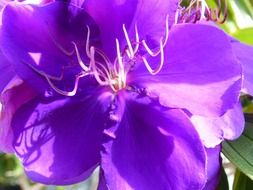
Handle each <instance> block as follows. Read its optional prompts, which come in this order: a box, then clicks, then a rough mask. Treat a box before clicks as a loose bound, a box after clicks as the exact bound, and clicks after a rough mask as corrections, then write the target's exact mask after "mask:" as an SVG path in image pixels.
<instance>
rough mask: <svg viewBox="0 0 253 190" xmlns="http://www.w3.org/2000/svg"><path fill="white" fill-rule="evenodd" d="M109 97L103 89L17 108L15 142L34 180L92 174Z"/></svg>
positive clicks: (67, 179)
mask: <svg viewBox="0 0 253 190" xmlns="http://www.w3.org/2000/svg"><path fill="white" fill-rule="evenodd" d="M99 94H100V95H99ZM108 97H110V94H109V95H107V94H106V93H101V92H94V93H90V94H89V96H84V98H80V97H79V98H61V99H55V98H52V100H51V99H50V98H46V99H41V98H40V97H38V98H36V99H34V100H33V101H30V102H29V103H27V104H26V105H24V106H23V107H22V108H21V109H19V110H18V111H17V113H16V114H15V116H14V119H13V121H12V128H13V131H14V142H13V146H14V150H15V152H16V155H17V156H18V157H19V158H20V159H21V161H22V164H23V166H24V168H25V171H26V173H27V175H28V176H29V177H30V178H31V179H32V180H34V181H36V182H41V183H45V184H57V185H59V184H63V185H65V184H71V183H76V182H79V181H82V180H84V179H85V178H86V177H88V176H89V175H90V174H91V172H92V171H93V170H94V169H95V167H96V166H97V165H98V164H99V162H100V154H99V151H100V148H101V137H102V130H103V127H104V120H105V111H106V109H107V106H108V105H107V104H106V102H107V100H108ZM110 100H111V99H110Z"/></svg>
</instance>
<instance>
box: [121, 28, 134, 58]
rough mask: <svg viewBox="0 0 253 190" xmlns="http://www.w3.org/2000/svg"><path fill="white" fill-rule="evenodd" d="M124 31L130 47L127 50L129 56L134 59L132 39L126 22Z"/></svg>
mask: <svg viewBox="0 0 253 190" xmlns="http://www.w3.org/2000/svg"><path fill="white" fill-rule="evenodd" d="M123 32H124V34H125V38H126V41H127V46H128V49H127V50H126V52H127V55H128V57H129V58H130V59H132V58H133V57H134V50H133V47H132V44H131V42H130V39H129V36H128V33H127V30H126V27H125V25H124V24H123Z"/></svg>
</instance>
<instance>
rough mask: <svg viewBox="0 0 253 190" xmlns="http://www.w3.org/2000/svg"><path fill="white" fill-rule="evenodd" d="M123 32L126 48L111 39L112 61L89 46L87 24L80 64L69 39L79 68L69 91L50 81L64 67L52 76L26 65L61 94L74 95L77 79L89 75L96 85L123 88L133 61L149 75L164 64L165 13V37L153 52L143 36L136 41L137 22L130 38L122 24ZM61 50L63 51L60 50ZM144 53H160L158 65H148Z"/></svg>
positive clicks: (79, 57) (156, 54)
mask: <svg viewBox="0 0 253 190" xmlns="http://www.w3.org/2000/svg"><path fill="white" fill-rule="evenodd" d="M123 32H124V36H125V40H126V47H125V48H124V50H123V51H121V50H120V43H119V40H118V39H117V38H116V40H115V42H116V53H117V56H116V58H115V60H114V61H110V59H109V58H108V57H107V56H106V54H105V53H104V52H103V51H101V50H100V49H98V48H96V47H95V46H90V28H89V27H88V26H87V39H86V48H85V49H86V50H85V52H86V56H87V57H88V60H89V61H88V62H87V63H84V61H83V60H82V59H81V55H80V52H79V50H78V47H77V45H76V43H74V42H72V43H73V45H74V52H75V53H76V57H77V61H78V64H79V66H80V68H81V72H79V73H78V74H77V75H76V76H75V83H74V87H73V90H72V91H65V90H61V89H60V88H58V87H57V86H56V85H55V84H54V81H55V82H56V81H60V80H62V79H63V77H64V70H65V69H66V68H63V70H62V74H61V76H59V77H55V76H51V75H48V74H46V73H45V72H43V71H40V70H38V69H36V68H35V67H33V66H31V65H29V66H30V67H31V68H32V69H33V70H35V71H36V72H37V73H39V74H40V75H42V76H44V77H45V78H46V80H47V81H48V83H49V85H50V86H51V88H52V89H54V90H55V91H56V92H57V93H59V94H61V95H64V96H74V95H75V94H76V93H77V90H78V85H79V80H80V79H81V78H83V77H86V76H93V77H94V78H95V79H96V81H97V82H98V83H99V85H101V86H109V87H110V88H111V89H112V90H113V91H114V92H117V91H119V90H121V89H124V88H126V87H127V74H128V73H129V71H130V70H131V69H132V68H133V67H134V65H135V64H136V62H137V61H141V62H143V63H144V65H145V66H146V68H147V70H148V71H149V73H150V74H151V75H156V74H158V73H159V72H160V71H161V69H162V67H163V65H164V48H165V45H166V44H167V41H168V36H169V23H168V16H167V17H166V29H165V36H164V37H161V38H160V41H159V48H158V50H157V51H153V50H152V49H151V48H150V47H149V46H148V44H147V42H146V41H145V40H144V39H143V40H140V37H139V33H138V28H137V25H135V39H134V40H132V41H131V40H130V38H129V35H128V32H127V29H126V27H125V25H123ZM55 45H56V46H57V47H58V48H59V49H60V50H62V49H63V47H61V46H60V45H59V44H58V43H55ZM140 47H143V48H144V49H145V50H146V53H145V54H143V53H142V54H143V55H141V54H140V52H139V49H140ZM62 52H63V51H62ZM64 52H66V51H65V50H64ZM68 55H69V53H68ZM146 55H150V56H152V57H156V56H159V55H160V63H159V64H158V66H157V68H155V69H153V68H152V66H151V65H150V63H149V62H148V60H147V58H146Z"/></svg>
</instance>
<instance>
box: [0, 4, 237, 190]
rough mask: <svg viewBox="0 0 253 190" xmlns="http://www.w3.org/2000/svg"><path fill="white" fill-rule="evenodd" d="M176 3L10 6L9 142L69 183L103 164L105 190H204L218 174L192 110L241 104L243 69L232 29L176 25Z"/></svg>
mask: <svg viewBox="0 0 253 190" xmlns="http://www.w3.org/2000/svg"><path fill="white" fill-rule="evenodd" d="M77 3H80V4H78V5H79V6H82V8H78V7H76V6H74V5H77ZM177 4H178V1H176V0H175V1H153V0H149V1H146V0H145V1H134V0H133V1H119V0H111V1H109V2H108V0H106V1H105V0H101V1H95V0H88V1H84V2H83V1H72V2H71V3H59V2H55V3H50V4H48V5H45V6H35V5H24V4H18V3H12V4H9V5H7V6H6V7H5V9H4V11H3V16H2V26H1V43H0V44H1V46H0V47H1V51H2V55H1V56H2V58H1V64H0V70H1V71H3V70H4V68H5V67H10V68H11V69H10V72H11V73H12V74H11V75H10V76H9V75H8V76H6V77H5V75H3V76H2V75H1V80H0V81H1V84H0V86H1V87H2V88H1V92H2V93H1V102H2V104H3V111H2V113H1V114H2V116H1V123H0V124H1V130H2V132H1V133H0V135H1V136H3V137H4V138H1V141H0V145H1V146H0V147H5V149H4V150H5V151H13V152H15V154H16V155H17V156H18V157H19V159H20V160H21V161H22V163H23V165H24V168H25V171H26V173H27V175H28V176H29V177H30V178H31V179H33V180H34V181H38V182H42V183H46V184H70V183H75V182H79V181H81V180H83V179H85V178H87V177H88V176H89V175H90V174H91V173H92V171H93V170H94V169H95V168H96V167H97V166H100V184H99V189H108V188H109V189H116V190H118V189H145V190H146V189H147V190H148V189H161V190H162V189H166V190H167V189H173V190H181V189H189V188H190V189H196V190H197V189H202V188H203V187H204V185H205V184H206V180H207V177H209V176H212V175H213V176H216V175H217V173H215V172H216V171H217V170H209V169H210V168H208V169H207V164H208V163H207V154H208V155H209V150H206V149H205V147H204V145H203V142H202V140H201V138H200V137H199V134H198V132H197V131H196V129H195V126H194V125H193V124H192V122H191V120H190V118H189V115H201V116H205V117H219V116H221V115H223V114H224V113H225V112H227V111H228V110H229V109H231V108H233V107H234V106H235V105H236V104H237V102H238V97H239V91H240V89H241V65H240V64H239V63H238V62H237V60H236V58H235V57H234V56H231V55H233V49H232V47H231V44H230V40H229V38H228V37H227V36H226V35H225V34H224V33H223V32H222V31H221V30H219V29H217V28H215V27H212V26H208V25H201V24H197V25H195V24H178V25H173V22H174V20H175V16H174V15H175V13H176V10H177V7H178V6H177ZM168 15H169V16H168ZM14 20H15V22H13V21H14ZM2 60H5V61H2ZM4 65H7V66H4ZM16 76H18V77H16ZM10 78H12V80H10ZM20 79H21V80H20ZM216 148H217V149H215V150H213V151H216V152H219V147H216ZM210 151H212V150H210ZM216 152H215V154H212V153H210V156H208V157H209V158H213V159H210V160H209V161H210V162H211V160H213V161H212V163H215V167H216V166H219V163H217V162H219V161H218V158H217V155H218V154H217V153H216ZM212 156H214V157H212ZM209 164H210V163H209Z"/></svg>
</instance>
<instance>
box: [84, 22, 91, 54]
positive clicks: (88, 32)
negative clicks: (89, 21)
mask: <svg viewBox="0 0 253 190" xmlns="http://www.w3.org/2000/svg"><path fill="white" fill-rule="evenodd" d="M86 27H87V38H86V46H85V47H86V55H87V56H88V57H89V58H90V51H89V48H90V47H89V46H90V28H89V26H86Z"/></svg>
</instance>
